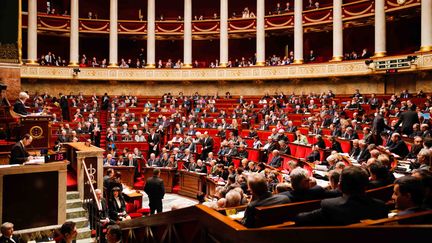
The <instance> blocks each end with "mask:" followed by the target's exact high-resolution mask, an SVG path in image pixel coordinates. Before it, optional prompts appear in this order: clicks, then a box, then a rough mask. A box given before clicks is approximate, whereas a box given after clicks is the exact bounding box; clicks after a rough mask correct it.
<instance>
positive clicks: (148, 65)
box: [145, 64, 156, 68]
mask: <svg viewBox="0 0 432 243" xmlns="http://www.w3.org/2000/svg"><path fill="white" fill-rule="evenodd" d="M145 68H156V64H147V65H146V66H145Z"/></svg>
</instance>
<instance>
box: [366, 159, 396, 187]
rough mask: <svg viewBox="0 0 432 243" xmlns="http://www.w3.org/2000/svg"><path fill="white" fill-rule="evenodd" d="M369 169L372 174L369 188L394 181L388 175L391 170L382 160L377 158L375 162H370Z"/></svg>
mask: <svg viewBox="0 0 432 243" xmlns="http://www.w3.org/2000/svg"><path fill="white" fill-rule="evenodd" d="M368 170H369V174H370V180H369V185H368V189H373V188H378V187H382V186H387V185H390V184H391V183H393V181H392V180H391V179H390V178H389V176H388V175H389V170H388V169H387V167H386V166H384V165H383V164H382V162H381V161H379V160H376V161H375V162H373V163H371V164H369V165H368Z"/></svg>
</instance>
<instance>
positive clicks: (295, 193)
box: [281, 167, 340, 202]
mask: <svg viewBox="0 0 432 243" xmlns="http://www.w3.org/2000/svg"><path fill="white" fill-rule="evenodd" d="M311 179H312V178H310V177H309V175H308V171H307V170H305V169H303V168H300V167H298V168H295V169H294V170H292V171H291V173H290V180H291V187H292V188H293V190H292V191H287V192H282V193H281V195H285V196H287V197H288V198H289V199H290V201H291V202H302V201H308V200H315V199H323V198H330V197H337V196H340V193H339V192H338V191H326V190H325V189H324V188H322V187H320V186H318V185H311V184H312V183H311Z"/></svg>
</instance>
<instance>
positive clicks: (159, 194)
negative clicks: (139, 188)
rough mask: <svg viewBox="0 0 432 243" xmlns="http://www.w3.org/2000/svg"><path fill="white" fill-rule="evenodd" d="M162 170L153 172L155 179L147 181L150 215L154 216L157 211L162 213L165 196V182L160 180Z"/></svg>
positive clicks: (145, 189) (145, 188) (146, 188)
mask: <svg viewBox="0 0 432 243" xmlns="http://www.w3.org/2000/svg"><path fill="white" fill-rule="evenodd" d="M159 176H160V170H159V169H154V170H153V177H151V178H149V179H147V183H146V184H145V187H144V191H145V193H147V195H148V197H149V201H150V202H149V206H150V214H154V213H155V211H157V212H158V213H162V199H163V197H164V195H165V187H164V183H163V180H162V179H161V178H159Z"/></svg>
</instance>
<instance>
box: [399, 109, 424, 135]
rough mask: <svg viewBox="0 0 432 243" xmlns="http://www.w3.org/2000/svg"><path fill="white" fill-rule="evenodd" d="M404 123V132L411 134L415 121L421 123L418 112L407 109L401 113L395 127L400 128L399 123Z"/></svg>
mask: <svg viewBox="0 0 432 243" xmlns="http://www.w3.org/2000/svg"><path fill="white" fill-rule="evenodd" d="M401 123H402V133H404V134H407V135H409V134H411V133H412V131H413V129H412V127H413V125H414V124H415V123H420V121H419V118H418V115H417V112H415V111H411V110H408V111H405V112H403V113H402V114H401V116H400V117H399V120H398V122H397V123H396V125H395V128H398V127H399V125H400V124H401Z"/></svg>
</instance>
